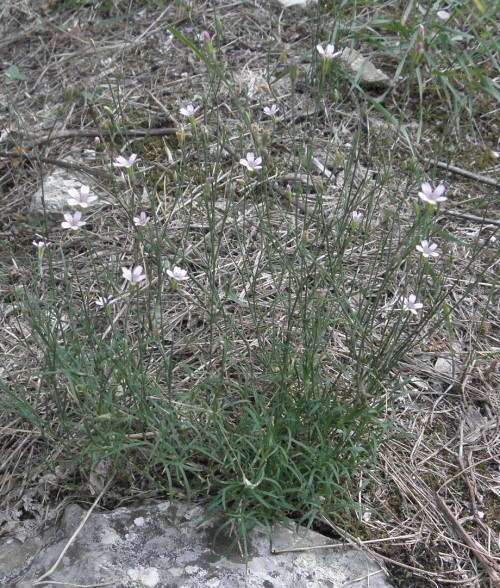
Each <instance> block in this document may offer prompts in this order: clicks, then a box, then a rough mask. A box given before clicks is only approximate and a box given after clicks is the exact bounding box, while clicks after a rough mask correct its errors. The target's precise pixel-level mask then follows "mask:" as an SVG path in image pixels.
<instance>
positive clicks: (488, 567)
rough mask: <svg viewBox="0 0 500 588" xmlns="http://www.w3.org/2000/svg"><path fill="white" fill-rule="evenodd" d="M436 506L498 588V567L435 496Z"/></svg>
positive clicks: (444, 504) (499, 567)
mask: <svg viewBox="0 0 500 588" xmlns="http://www.w3.org/2000/svg"><path fill="white" fill-rule="evenodd" d="M435 499H436V504H437V505H438V507H439V509H440V511H441V512H442V513H443V515H444V516H445V518H446V520H447V521H448V524H449V525H450V526H451V527H452V529H453V530H454V531H456V533H457V535H458V536H459V537H460V538H461V539H462V541H464V542H465V543H466V544H467V546H468V547H469V548H470V549H471V551H472V553H473V554H474V555H475V556H476V557H477V559H478V560H479V561H480V562H481V565H482V566H483V568H484V569H485V571H486V572H487V574H488V576H489V577H490V580H491V582H492V584H493V586H495V587H496V588H500V565H499V564H498V563H497V562H496V561H495V560H494V559H493V558H492V557H491V556H490V555H489V554H488V553H487V552H486V551H485V550H484V548H483V547H482V546H481V545H480V544H479V543H478V542H477V541H476V540H475V539H473V538H472V537H471V536H470V535H469V534H468V533H467V532H466V531H465V529H464V528H463V527H462V525H461V524H460V522H459V520H458V519H457V518H456V516H455V515H454V514H453V513H452V512H451V510H450V509H449V508H448V505H447V504H446V503H445V502H444V500H443V499H442V498H441V497H440V496H439V495H438V494H436V495H435Z"/></svg>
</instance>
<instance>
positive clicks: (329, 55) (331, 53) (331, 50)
mask: <svg viewBox="0 0 500 588" xmlns="http://www.w3.org/2000/svg"><path fill="white" fill-rule="evenodd" d="M316 49H317V50H318V53H319V54H320V55H321V56H322V57H323V58H324V59H328V60H330V59H334V58H335V57H337V56H339V55H340V54H341V53H342V51H335V45H334V44H333V43H328V45H327V46H326V49H323V47H322V45H316Z"/></svg>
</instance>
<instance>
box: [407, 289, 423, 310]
mask: <svg viewBox="0 0 500 588" xmlns="http://www.w3.org/2000/svg"><path fill="white" fill-rule="evenodd" d="M423 307H424V305H423V304H422V303H421V302H417V297H416V296H415V294H410V295H409V296H408V298H404V297H403V310H404V311H406V312H411V313H413V314H417V311H419V310H420V309H421V308H423Z"/></svg>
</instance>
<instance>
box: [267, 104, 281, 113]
mask: <svg viewBox="0 0 500 588" xmlns="http://www.w3.org/2000/svg"><path fill="white" fill-rule="evenodd" d="M278 111H279V106H278V105H277V104H272V105H271V106H264V114H267V115H268V116H275V115H276V113H277V112H278Z"/></svg>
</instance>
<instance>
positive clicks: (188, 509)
mask: <svg viewBox="0 0 500 588" xmlns="http://www.w3.org/2000/svg"><path fill="white" fill-rule="evenodd" d="M203 514H204V510H203V507H202V506H200V505H196V504H195V505H192V504H187V503H184V502H181V501H172V502H160V501H154V500H149V501H146V502H143V503H142V504H140V505H139V506H136V507H123V508H118V509H116V510H114V511H111V512H104V513H98V512H93V513H92V514H91V515H90V517H89V518H88V520H87V521H86V523H85V525H84V526H83V528H82V529H81V530H80V532H79V533H78V534H77V536H76V538H75V540H74V541H73V542H72V543H71V544H70V546H69V548H68V549H67V551H66V552H65V554H64V556H63V557H62V559H61V561H60V563H59V565H58V566H57V568H56V569H55V571H54V572H53V573H52V574H51V575H50V576H48V577H46V578H45V579H44V584H43V585H44V587H45V588H69V587H70V586H74V585H97V584H104V583H110V584H109V585H110V586H114V587H116V588H139V587H144V586H146V587H150V588H166V587H168V588H181V587H183V588H189V587H207V588H237V587H239V586H242V587H243V586H244V587H248V588H253V587H265V588H289V587H290V586H293V587H294V588H322V587H328V586H331V587H341V586H350V587H353V588H361V587H365V586H371V587H372V588H389V587H390V583H389V582H388V581H387V580H386V578H385V573H384V572H383V570H382V569H381V568H380V567H379V566H378V565H377V564H376V563H375V562H373V561H371V560H370V559H368V558H367V557H366V556H365V555H364V554H363V553H362V552H360V551H358V550H357V549H354V548H351V547H340V548H339V547H331V548H325V547H320V548H319V549H306V548H307V547H310V546H324V545H325V544H331V543H332V541H331V540H329V539H328V538H326V537H324V536H323V535H320V534H318V533H315V532H312V531H309V532H307V534H306V531H305V530H304V529H301V530H300V532H299V533H297V532H296V531H294V530H292V529H291V528H290V529H287V528H285V527H283V526H280V525H277V526H276V527H275V528H274V530H273V547H274V549H275V550H276V551H277V552H280V551H281V550H283V551H284V552H283V553H275V554H273V553H272V552H271V551H270V547H269V540H268V537H267V535H266V533H265V532H264V531H263V530H262V529H259V528H255V529H253V530H252V531H251V533H250V542H249V559H248V563H246V562H245V559H244V558H243V557H242V555H241V554H240V553H239V551H238V550H237V549H236V550H234V551H233V552H231V553H228V552H227V550H228V547H229V544H230V541H231V540H230V538H229V537H228V536H227V535H225V534H224V533H221V534H220V535H219V536H217V537H215V532H216V530H217V528H218V527H219V525H220V523H221V521H220V520H219V521H214V522H211V523H208V524H205V525H203V526H201V527H199V526H198V523H199V521H200V520H201V519H202V518H203ZM84 515H85V511H84V510H83V509H82V508H80V507H79V506H77V505H71V506H69V507H68V508H67V509H66V511H65V513H64V516H63V517H62V519H61V521H60V522H59V524H58V525H56V526H53V527H51V528H49V529H48V530H46V531H45V532H44V533H41V534H39V535H38V536H36V537H33V538H31V539H28V540H27V541H26V542H24V543H23V544H21V543H20V542H18V541H16V540H15V539H2V540H0V586H5V587H6V588H7V587H8V588H28V586H31V585H32V584H33V582H34V581H35V580H36V579H38V578H39V577H40V576H42V575H43V574H44V573H45V572H46V571H48V570H50V569H51V568H52V566H53V565H54V563H55V562H56V560H57V559H58V557H59V556H60V554H61V553H62V550H63V549H64V548H65V547H66V545H67V544H68V541H69V539H70V538H71V536H72V535H73V533H74V531H75V530H76V529H77V527H78V525H79V524H80V522H81V521H82V519H83V517H84ZM45 582H47V583H45ZM52 582H53V583H52Z"/></svg>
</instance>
